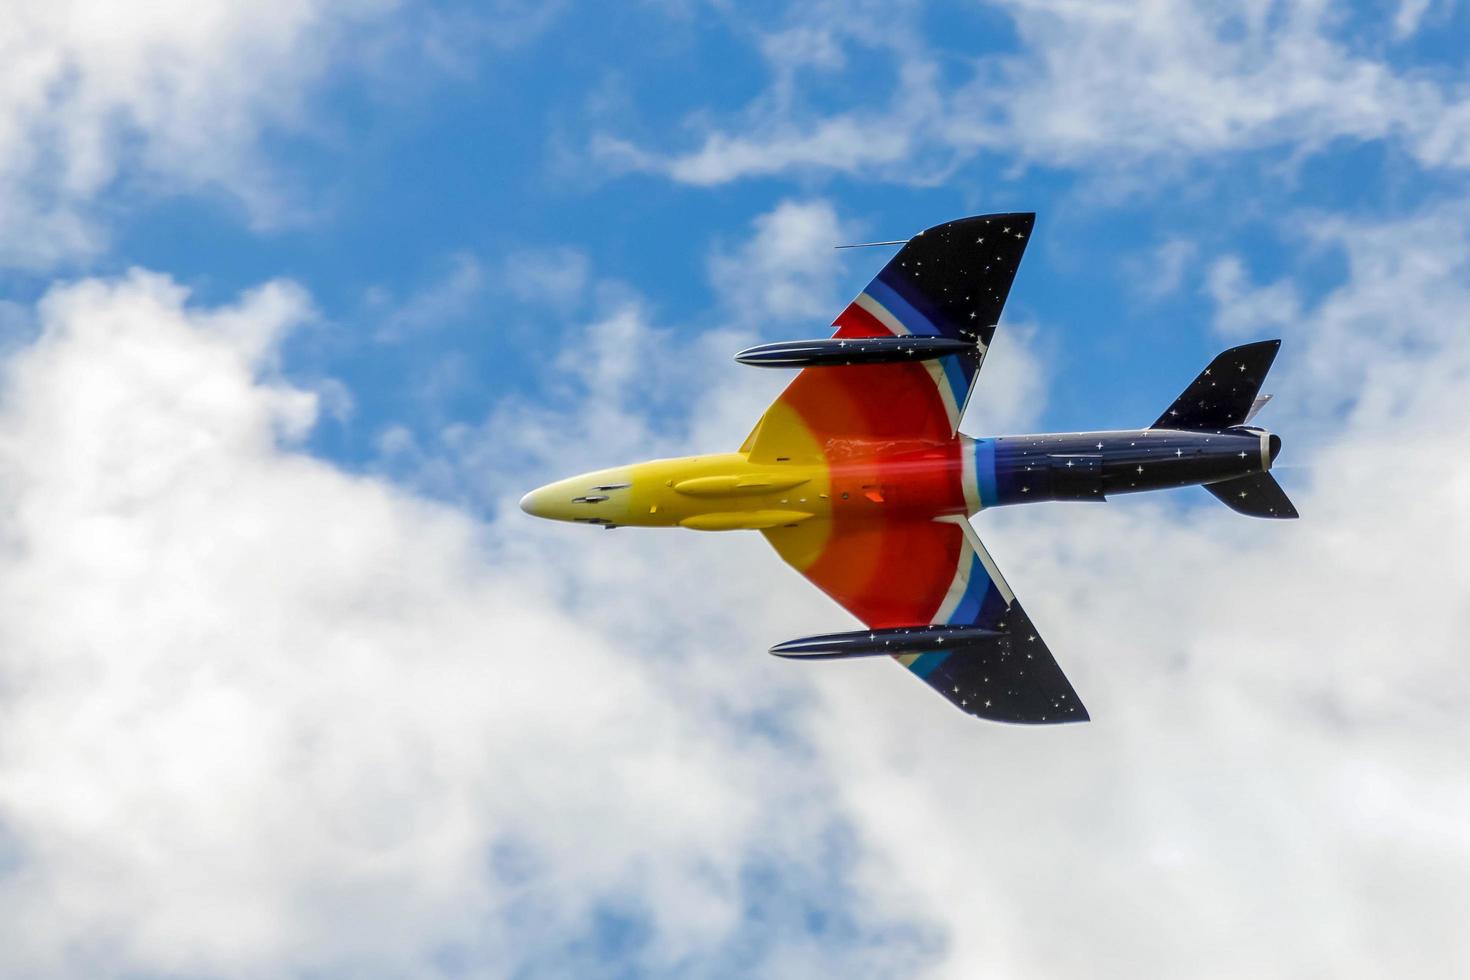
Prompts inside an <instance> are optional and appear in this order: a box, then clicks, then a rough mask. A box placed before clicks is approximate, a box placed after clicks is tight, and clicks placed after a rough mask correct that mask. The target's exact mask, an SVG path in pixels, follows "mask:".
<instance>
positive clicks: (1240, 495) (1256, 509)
mask: <svg viewBox="0 0 1470 980" xmlns="http://www.w3.org/2000/svg"><path fill="white" fill-rule="evenodd" d="M1205 489H1206V490H1208V491H1210V493H1212V494H1214V495H1215V496H1216V497H1218V498H1219V500H1220V503H1222V504H1224V505H1225V506H1226V507H1229V508H1230V509H1231V510H1233V511H1235V512H1236V513H1237V514H1248V515H1249V516H1251V517H1275V518H1279V519H1289V518H1293V517H1296V516H1298V515H1297V512H1296V508H1295V507H1293V506H1292V503H1291V500H1290V498H1288V497H1287V496H1286V491H1285V490H1283V489H1281V484H1279V483H1277V482H1276V478H1275V477H1274V476H1272V475H1271V474H1270V473H1252V474H1251V475H1250V476H1241V477H1237V478H1235V479H1234V480H1226V481H1225V482H1224V483H1206V484H1205Z"/></svg>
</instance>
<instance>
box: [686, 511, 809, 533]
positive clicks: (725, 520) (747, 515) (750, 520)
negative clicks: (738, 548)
mask: <svg viewBox="0 0 1470 980" xmlns="http://www.w3.org/2000/svg"><path fill="white" fill-rule="evenodd" d="M812 517H813V515H812V514H810V513H808V512H807V511H801V510H745V511H725V512H722V513H718V514H696V515H695V516H694V517H686V518H684V519H683V520H682V521H680V522H679V526H680V527H687V528H690V529H691V530H695V531H764V530H766V529H767V528H772V527H781V526H783V525H790V524H800V523H801V522H802V521H809V520H811V519H812Z"/></svg>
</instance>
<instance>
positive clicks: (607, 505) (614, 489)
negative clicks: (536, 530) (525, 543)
mask: <svg viewBox="0 0 1470 980" xmlns="http://www.w3.org/2000/svg"><path fill="white" fill-rule="evenodd" d="M631 487H632V478H631V475H630V474H629V472H628V471H627V468H622V469H617V470H599V471H598V472H596V473H586V474H583V475H582V476H574V477H572V478H571V479H568V480H558V481H556V482H555V483H548V484H547V485H546V486H544V487H537V488H536V489H535V490H532V491H531V492H530V493H528V494H526V495H525V496H524V497H522V498H521V510H523V511H525V512H526V513H527V514H530V515H531V516H532V517H540V518H543V519H544V520H548V521H575V522H577V523H581V524H602V525H608V524H625V523H627V517H628V506H629V496H628V493H629V490H630V489H631Z"/></svg>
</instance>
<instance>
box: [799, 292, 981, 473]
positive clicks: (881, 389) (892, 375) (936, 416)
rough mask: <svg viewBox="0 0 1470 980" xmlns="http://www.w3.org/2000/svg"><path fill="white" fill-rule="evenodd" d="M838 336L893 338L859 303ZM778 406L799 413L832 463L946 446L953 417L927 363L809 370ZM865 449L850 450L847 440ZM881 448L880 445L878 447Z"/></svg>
mask: <svg viewBox="0 0 1470 980" xmlns="http://www.w3.org/2000/svg"><path fill="white" fill-rule="evenodd" d="M837 325H838V330H837V333H836V336H837V337H849V338H851V337H887V336H891V334H890V333H889V331H888V329H887V328H886V327H884V326H883V325H882V324H881V323H879V322H878V321H877V320H876V319H875V318H874V317H873V316H872V314H870V313H869V312H868V311H867V310H864V309H863V308H862V307H860V306H858V305H857V304H855V303H854V304H852V305H850V306H848V308H847V309H846V310H844V311H843V312H842V315H841V316H839V317H838V318H837ZM778 401H781V402H784V403H786V405H787V406H788V407H790V408H791V409H793V410H794V411H796V412H797V413H798V414H799V415H800V416H801V417H802V420H803V422H804V423H805V425H806V427H807V429H808V430H809V431H810V432H811V434H812V436H813V437H814V438H815V439H816V441H817V442H818V443H820V444H822V445H823V446H824V447H826V451H827V457H828V459H841V458H843V457H845V456H850V455H854V454H855V453H854V452H853V450H860V451H872V450H873V449H875V448H882V443H883V442H885V441H890V442H892V443H893V444H894V445H895V446H899V445H911V446H918V445H923V444H925V443H946V442H949V441H950V440H951V439H952V438H953V433H952V432H951V429H950V423H949V417H948V415H947V414H946V413H945V408H944V403H943V401H941V400H940V397H939V391H938V389H936V388H935V387H934V380H933V377H932V376H931V375H930V373H929V370H928V369H927V368H926V367H925V366H924V365H923V364H918V363H915V364H875V365H864V366H851V367H841V368H830V367H821V368H806V369H805V370H803V371H802V372H801V373H800V374H798V375H797V376H796V378H795V379H794V380H793V381H792V382H791V384H790V385H789V386H788V387H787V388H786V390H785V391H784V392H782V393H781V397H780V398H779V399H778ZM848 439H851V440H855V441H857V442H858V443H860V444H861V445H860V446H853V447H846V446H844V445H842V443H843V441H844V440H848ZM875 443H876V444H878V445H874V444H875Z"/></svg>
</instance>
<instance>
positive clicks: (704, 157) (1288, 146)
mask: <svg viewBox="0 0 1470 980" xmlns="http://www.w3.org/2000/svg"><path fill="white" fill-rule="evenodd" d="M995 6H997V7H998V8H999V9H1000V10H1002V11H1003V12H1004V13H1005V14H1006V15H1007V16H1008V17H1009V18H1010V20H1011V22H1012V24H1013V25H1014V29H1015V32H1016V35H1017V37H1018V38H1019V42H1020V43H1019V50H1018V51H1016V52H1014V53H1007V54H993V55H984V56H980V57H973V56H970V57H969V58H968V60H969V62H970V64H971V65H972V66H973V74H972V75H971V77H970V80H969V81H968V82H966V83H964V84H961V85H958V86H956V85H953V84H949V83H948V82H947V77H948V76H947V74H946V72H945V71H944V70H943V69H942V66H943V65H944V63H945V60H946V58H947V57H949V56H950V55H951V54H952V52H950V51H949V49H948V48H946V47H945V46H944V45H943V44H936V43H931V42H926V41H924V40H922V39H920V38H918V37H917V36H916V34H915V33H914V31H913V30H912V29H911V28H910V27H908V26H907V25H908V24H909V18H910V17H911V15H910V14H906V13H902V12H894V11H891V10H885V9H870V8H868V9H860V10H859V11H855V12H845V13H844V16H842V18H841V20H840V27H828V28H827V29H826V31H825V32H822V31H818V29H817V28H816V27H815V26H813V25H816V24H821V23H824V22H829V21H832V20H834V15H833V12H832V11H831V10H830V9H828V8H827V7H825V6H821V7H818V8H816V9H813V10H804V11H803V12H802V13H801V14H798V15H797V16H796V18H795V21H796V23H795V25H794V26H792V27H789V28H786V29H784V30H783V31H780V32H777V33H776V34H774V35H773V36H772V37H773V40H771V41H768V42H767V43H766V44H764V45H763V46H762V53H763V54H764V55H765V57H766V59H767V61H768V63H769V64H770V75H771V80H770V83H769V85H768V87H767V88H766V89H765V90H764V91H762V92H761V93H759V94H758V95H757V96H756V97H754V98H753V99H752V100H751V102H750V104H749V105H748V106H747V107H746V108H745V109H744V110H743V111H742V112H741V113H740V114H739V115H738V116H737V118H736V119H735V120H733V121H732V122H731V123H729V124H728V125H720V124H710V123H708V122H706V121H704V117H703V116H701V117H698V118H697V119H696V120H695V121H694V123H693V127H694V128H695V129H696V131H697V132H700V136H699V139H698V145H697V146H696V147H694V148H692V149H682V148H662V147H660V148H648V147H642V146H637V145H634V144H631V143H628V142H627V141H626V140H621V139H618V138H616V137H613V136H609V135H607V134H603V135H600V136H599V137H597V138H595V139H594V141H593V144H592V151H593V153H594V155H595V156H597V157H599V158H600V159H602V160H603V161H604V162H605V163H607V164H608V165H609V166H611V167H614V168H623V169H630V170H641V171H649V172H657V173H663V174H665V175H667V176H669V177H671V178H673V179H674V180H677V181H680V182H684V183H690V184H696V185H712V184H722V183H726V182H729V181H732V180H737V179H741V178H745V177H754V176H767V175H771V174H776V173H788V172H836V173H853V174H859V175H862V176H867V177H874V178H878V179H884V180H894V181H903V182H910V183H921V184H922V183H933V182H935V181H936V180H938V179H941V178H942V177H943V176H945V175H946V174H947V173H949V172H951V171H952V170H953V169H954V167H955V166H956V165H958V164H959V163H961V162H963V161H965V160H967V159H970V158H972V157H973V156H975V155H977V154H980V153H986V152H998V153H1002V154H1005V155H1006V157H1007V158H1009V159H1011V160H1012V161H1013V162H1015V163H1017V164H1028V163H1034V164H1039V165H1043V166H1048V167H1055V166H1058V165H1061V166H1069V167H1070V166H1087V167H1094V168H1100V169H1101V170H1103V171H1108V172H1112V173H1118V172H1120V171H1122V170H1123V169H1124V168H1127V167H1135V166H1137V165H1139V164H1140V163H1143V162H1163V163H1165V164H1180V163H1184V162H1187V161H1192V160H1197V159H1198V158H1199V157H1200V156H1201V155H1205V154H1218V153H1240V152H1244V151H1252V150H1261V149H1276V150H1290V151H1291V152H1293V153H1296V154H1298V155H1311V154H1313V153H1316V152H1319V151H1321V150H1322V149H1323V148H1325V147H1327V146H1328V145H1329V144H1330V143H1332V141H1334V140H1340V139H1345V140H1353V141H1375V140H1390V141H1392V142H1393V143H1394V144H1395V145H1396V146H1398V147H1400V148H1402V149H1403V150H1404V152H1406V153H1407V154H1408V155H1409V156H1410V157H1411V158H1412V159H1414V160H1415V161H1416V162H1417V163H1418V164H1419V165H1421V166H1423V167H1426V168H1433V169H1446V170H1463V169H1464V168H1465V167H1467V166H1470V104H1467V102H1466V100H1465V94H1466V92H1467V91H1470V76H1465V75H1463V74H1461V75H1459V76H1449V77H1429V76H1423V75H1420V74H1415V73H1412V72H1406V71H1403V70H1400V69H1398V68H1396V67H1395V66H1394V65H1393V64H1392V63H1391V62H1390V61H1388V60H1386V59H1385V58H1384V57H1383V56H1382V53H1381V52H1380V51H1377V50H1375V49H1373V48H1371V47H1366V46H1363V45H1360V44H1356V43H1353V42H1351V41H1350V40H1349V39H1347V38H1345V37H1344V36H1342V33H1341V31H1340V18H1339V17H1338V14H1337V12H1336V11H1335V10H1334V9H1333V8H1331V7H1330V6H1328V5H1324V4H1320V3H1313V2H1290V0H1287V2H1273V3H1263V4H1253V5H1247V6H1245V7H1240V8H1235V7H1220V6H1218V5H1212V4H1208V3H1197V2H1182V3H1152V4H1142V5H1140V4H1137V3H1134V2H1131V0H1109V2H1100V3H1075V2H1071V0H1056V2H1051V0H1017V2H1009V0H1004V2H1000V3H997V4H995ZM1422 12H1423V10H1422V5H1416V4H1406V5H1403V6H1401V7H1400V8H1399V10H1398V11H1397V13H1395V14H1394V15H1393V17H1392V23H1391V24H1385V25H1384V29H1385V30H1393V31H1396V32H1399V33H1400V34H1404V35H1407V34H1408V33H1412V31H1413V30H1414V29H1415V28H1416V25H1417V24H1418V21H1419V18H1420V16H1421V15H1422ZM885 28H886V29H887V31H888V33H887V34H886V35H885V34H884V33H883V31H884V29H885ZM813 31H818V36H819V37H820V38H821V39H822V41H823V43H822V44H815V43H813V42H812V41H811V37H810V35H811V34H812V32H813ZM788 36H794V37H795V38H796V39H800V40H803V41H804V43H796V42H795V41H794V40H788ZM778 41H779V42H781V43H777V42H778ZM834 49H835V50H834ZM849 49H852V50H857V51H860V52H861V55H862V57H861V59H858V60H861V61H862V63H863V64H865V65H866V64H870V63H871V62H872V61H873V60H875V59H876V60H878V61H880V62H882V63H884V64H890V65H892V66H893V68H894V72H895V76H896V80H895V82H894V83H893V86H892V89H891V91H890V92H889V93H888V95H887V97H886V98H884V99H883V100H881V101H877V100H874V99H871V98H866V97H865V98H863V99H861V100H860V102H858V103H857V104H853V105H841V104H839V105H837V106H832V105H821V104H813V103H811V102H810V101H805V100H802V99H801V98H799V97H798V95H797V94H796V93H798V92H799V91H800V88H799V86H797V85H796V84H794V82H793V79H794V78H796V77H808V78H815V77H820V75H823V74H827V73H831V72H834V71H837V70H839V69H841V68H842V67H843V65H844V64H846V63H847V60H848V59H844V58H842V57H840V56H839V53H840V52H841V51H845V50H849Z"/></svg>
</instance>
